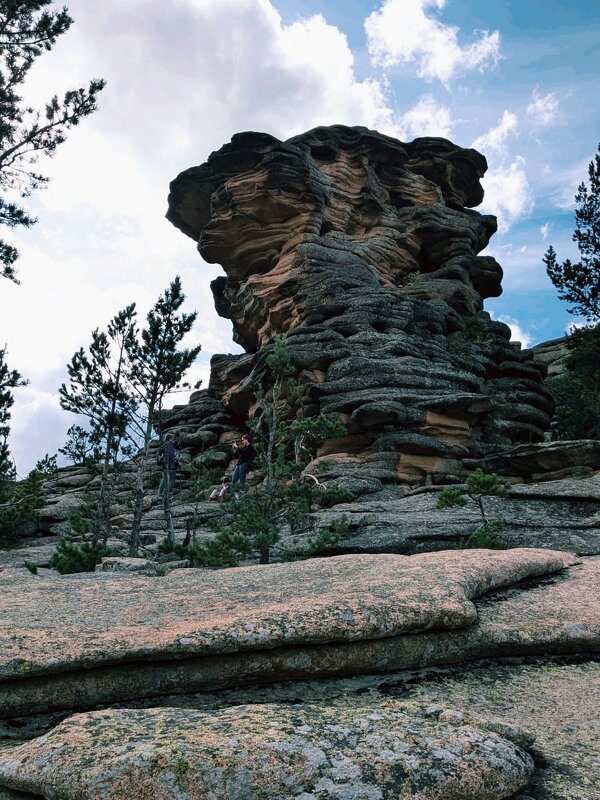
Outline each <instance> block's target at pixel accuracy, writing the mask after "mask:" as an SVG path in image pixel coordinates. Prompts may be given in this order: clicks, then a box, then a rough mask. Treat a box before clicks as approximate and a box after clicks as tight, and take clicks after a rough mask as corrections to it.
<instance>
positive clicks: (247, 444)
mask: <svg viewBox="0 0 600 800" xmlns="http://www.w3.org/2000/svg"><path fill="white" fill-rule="evenodd" d="M233 452H234V453H235V455H236V456H237V461H236V464H235V469H234V470H233V475H232V476H231V482H232V483H233V484H235V483H239V485H240V490H241V491H242V492H243V491H244V488H245V486H246V475H247V474H248V473H249V472H250V471H252V470H253V469H255V466H254V459H255V458H256V450H255V449H254V448H253V447H252V444H251V441H250V437H249V436H248V434H245V435H244V436H242V439H241V441H240V443H239V444H238V443H237V442H234V443H233ZM236 496H238V497H239V495H237V493H236Z"/></svg>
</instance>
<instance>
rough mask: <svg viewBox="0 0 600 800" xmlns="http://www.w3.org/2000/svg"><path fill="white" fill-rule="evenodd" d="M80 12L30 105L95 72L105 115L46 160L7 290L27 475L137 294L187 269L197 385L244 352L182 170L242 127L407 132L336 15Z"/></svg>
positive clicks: (241, 0)
mask: <svg viewBox="0 0 600 800" xmlns="http://www.w3.org/2000/svg"><path fill="white" fill-rule="evenodd" d="M69 10H70V13H71V14H72V16H73V17H74V19H75V24H74V25H73V27H72V29H71V30H70V31H69V32H68V34H66V35H65V37H62V38H61V39H60V40H59V42H58V43H57V45H56V47H55V48H53V50H52V51H51V52H50V53H48V54H45V55H44V56H43V57H42V58H40V59H39V61H38V62H37V63H36V65H35V67H34V69H33V70H32V74H31V81H30V82H29V84H28V87H27V93H28V99H29V100H30V101H31V102H32V103H35V104H39V103H43V102H44V101H45V100H47V99H48V98H49V97H51V96H52V94H53V93H54V92H56V91H59V92H60V91H62V90H63V89H65V88H71V87H74V86H77V85H85V84H86V82H87V80H89V78H90V77H92V76H102V77H105V78H106V79H107V81H108V83H107V87H106V89H105V90H104V91H103V92H102V94H101V95H100V109H99V111H98V112H97V113H96V114H94V115H93V116H92V117H90V118H89V119H86V120H84V121H83V122H82V124H81V125H80V126H78V127H77V128H76V129H74V130H73V131H71V132H70V134H69V137H68V140H67V142H66V143H65V144H64V145H62V147H61V148H59V150H58V152H57V154H56V157H55V158H54V159H53V160H52V161H45V162H44V163H43V164H42V163H41V162H40V168H41V169H42V170H43V171H44V172H46V173H47V174H48V175H49V176H50V177H51V179H52V180H51V183H50V186H49V188H48V189H47V190H46V191H44V192H40V193H38V194H37V195H34V196H32V197H31V198H29V199H28V200H27V206H28V208H30V209H31V210H32V213H34V214H37V215H38V216H39V223H38V225H37V226H35V228H33V229H32V230H31V231H26V230H17V231H15V232H14V233H13V234H12V235H11V234H10V232H9V235H11V238H12V240H14V242H15V243H16V244H17V246H18V247H19V249H20V250H21V254H22V255H21V259H20V261H19V262H18V265H17V266H18V268H19V271H20V276H21V278H22V280H23V284H22V286H20V287H16V286H11V285H7V283H6V282H5V286H4V288H3V291H2V293H0V342H2V343H3V342H4V341H5V340H7V341H8V346H9V352H10V362H9V363H10V364H11V366H12V367H15V368H17V369H19V370H20V371H21V372H22V373H23V374H24V375H26V376H27V377H29V378H30V380H31V384H30V387H28V394H24V393H21V394H20V395H19V396H18V397H17V399H16V403H15V407H14V412H13V421H12V422H13V424H12V429H13V431H12V433H13V435H12V437H11V438H12V441H13V444H12V447H13V450H14V452H15V453H18V456H19V466H20V470H21V471H23V469H28V468H30V467H31V466H32V465H33V463H34V462H35V460H36V459H37V458H38V457H39V456H40V455H43V453H44V452H45V451H47V450H48V451H51V450H53V449H55V447H56V441H57V436H58V438H59V441H60V442H62V440H63V438H64V432H65V431H66V429H67V428H68V427H69V425H70V424H71V420H70V418H67V417H66V416H65V414H64V412H62V411H60V409H59V408H58V402H57V399H56V390H57V389H58V385H59V384H60V382H61V381H62V380H64V379H65V378H66V374H65V365H66V363H67V362H68V361H69V360H70V358H71V356H72V354H73V353H74V352H75V350H76V349H77V348H78V347H79V346H81V345H87V343H88V342H89V339H90V331H91V330H92V329H93V328H94V327H96V326H100V327H101V328H102V327H105V326H106V324H107V322H108V321H109V319H110V318H111V316H112V315H113V314H114V313H115V312H116V311H117V310H118V309H120V308H122V307H123V306H124V305H125V304H127V303H130V302H132V301H134V300H135V301H137V303H138V307H139V308H140V313H141V314H142V315H143V314H144V313H145V311H146V310H147V308H148V307H149V306H150V304H151V303H152V302H153V301H154V299H155V298H156V297H157V296H158V294H159V292H161V291H162V290H163V289H164V288H165V287H166V286H167V284H168V283H169V281H170V280H171V279H172V278H173V277H174V276H175V274H177V273H179V274H180V275H181V276H182V279H183V286H184V290H185V291H186V294H187V296H188V301H187V307H188V309H189V310H192V309H198V311H199V317H198V323H197V325H196V329H195V332H194V337H196V338H195V341H194V343H195V342H196V341H198V340H199V341H200V342H201V343H202V345H203V351H202V354H201V357H200V359H199V362H198V365H197V366H196V367H195V368H194V374H193V375H192V380H193V381H195V380H197V379H198V378H199V377H202V378H203V379H204V381H205V383H206V379H207V377H208V359H209V358H210V355H211V354H212V353H213V352H227V351H232V350H233V351H239V348H238V347H237V346H236V345H234V344H233V343H232V341H231V324H230V323H229V322H228V321H226V320H222V319H221V318H219V317H218V316H217V314H216V312H215V310H214V307H213V300H212V296H211V293H210V291H209V290H208V284H209V282H210V280H211V279H212V278H214V277H216V275H218V274H220V273H221V269H220V267H218V266H217V265H214V266H213V265H207V264H205V263H204V262H203V261H202V259H201V258H199V256H198V254H197V253H196V252H195V246H194V243H193V242H192V241H191V240H189V239H187V237H185V236H183V235H182V234H181V233H180V232H179V231H177V230H176V229H175V228H174V227H173V226H172V225H170V223H168V222H167V221H166V220H165V219H164V213H165V211H166V198H167V193H168V187H169V181H170V180H172V179H173V178H174V177H175V176H176V175H177V174H178V173H179V172H180V171H181V170H183V169H186V168H188V167H190V166H193V165H194V164H200V163H202V162H203V161H205V160H206V158H207V156H208V155H209V153H210V152H211V150H214V149H215V148H217V147H220V146H221V145H222V144H223V143H224V142H226V141H228V140H229V139H230V137H231V135H232V134H233V133H236V132H238V131H240V130H265V131H268V132H270V133H273V134H274V135H276V136H279V137H281V138H287V137H289V136H291V135H294V134H296V133H300V132H301V131H303V130H306V129H308V128H311V127H313V126H315V125H319V124H327V125H329V124H332V123H333V122H339V123H342V124H348V125H366V126H368V127H374V128H377V129H379V130H382V131H384V132H388V133H394V132H395V130H396V127H395V124H394V120H393V114H392V111H391V109H390V107H389V106H388V101H387V98H386V95H385V90H384V86H383V85H382V84H380V83H379V82H378V81H376V80H372V79H371V80H359V79H358V78H357V77H356V74H355V71H354V55H353V53H352V51H351V49H350V47H349V45H348V41H347V39H346V37H345V36H344V34H343V33H342V32H341V31H339V30H338V29H337V28H336V27H334V26H332V25H329V24H328V23H327V22H326V20H325V19H324V18H323V16H322V15H315V16H313V17H310V18H309V19H304V20H299V21H297V22H294V23H293V24H291V25H284V24H283V22H282V19H281V16H280V14H279V13H278V12H277V10H276V9H275V7H274V6H273V5H272V3H271V2H269V0H173V2H171V3H170V4H169V5H168V9H167V8H166V6H165V4H164V3H158V2H151V1H150V0H149V2H147V3H145V4H144V13H143V14H140V4H139V0H106V2H104V3H102V4H101V5H100V6H98V5H97V4H93V3H90V2H89V0H70V2H69ZM190 343H192V342H191V340H190ZM48 392H49V395H48ZM61 415H62V417H61ZM34 416H35V421H34ZM61 418H64V421H63V422H62V424H61V423H60V420H61ZM43 420H46V423H47V424H44V422H43ZM57 427H60V428H61V431H60V434H57V433H56V430H57ZM28 429H30V430H31V431H32V432H33V431H35V435H31V436H30V437H29V438H28V445H27V447H28V448H29V451H28V452H26V448H25V445H24V442H25V439H26V432H27V430H28ZM38 433H39V435H38ZM21 465H23V466H21Z"/></svg>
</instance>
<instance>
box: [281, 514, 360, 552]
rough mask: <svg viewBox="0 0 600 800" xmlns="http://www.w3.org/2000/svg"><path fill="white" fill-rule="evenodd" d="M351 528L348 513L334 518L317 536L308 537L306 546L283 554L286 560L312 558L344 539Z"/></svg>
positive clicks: (320, 529)
mask: <svg viewBox="0 0 600 800" xmlns="http://www.w3.org/2000/svg"><path fill="white" fill-rule="evenodd" d="M349 530H350V520H349V519H348V516H347V514H342V516H341V517H338V518H337V519H335V520H333V521H332V522H331V523H330V524H329V525H328V526H327V527H323V528H319V530H318V531H317V533H316V535H315V536H311V537H308V539H307V541H306V543H305V545H304V547H294V548H292V549H290V550H286V551H285V552H284V554H283V560H284V561H300V560H302V559H305V558H310V557H311V556H314V555H315V554H316V553H321V552H323V551H324V550H330V549H331V548H332V547H335V545H336V544H339V543H340V542H342V541H344V539H346V538H347V536H348V531H349Z"/></svg>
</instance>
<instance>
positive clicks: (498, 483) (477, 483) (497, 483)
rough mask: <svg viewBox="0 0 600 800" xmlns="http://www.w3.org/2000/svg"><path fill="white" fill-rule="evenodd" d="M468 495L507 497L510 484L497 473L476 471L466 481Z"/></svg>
mask: <svg viewBox="0 0 600 800" xmlns="http://www.w3.org/2000/svg"><path fill="white" fill-rule="evenodd" d="M466 485H467V493H468V494H469V496H470V497H476V496H478V495H479V496H482V495H487V496H493V497H506V495H507V493H508V490H509V488H510V483H509V482H508V481H505V480H503V479H502V478H501V477H500V476H499V475H496V473H495V472H492V473H486V472H484V471H483V470H481V469H476V470H475V471H474V472H471V474H470V475H469V476H468V478H467V480H466Z"/></svg>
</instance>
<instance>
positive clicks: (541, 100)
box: [526, 86, 559, 128]
mask: <svg viewBox="0 0 600 800" xmlns="http://www.w3.org/2000/svg"><path fill="white" fill-rule="evenodd" d="M558 110H559V105H558V98H557V96H556V94H555V93H554V92H548V94H542V93H541V92H540V90H539V87H538V86H536V87H535V88H534V90H533V93H532V101H531V103H530V104H529V105H528V106H527V111H526V113H527V118H528V119H529V121H530V122H531V123H532V124H533V125H534V126H536V127H538V128H545V127H547V126H548V125H552V123H553V122H554V121H555V120H556V118H557V117H558Z"/></svg>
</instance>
